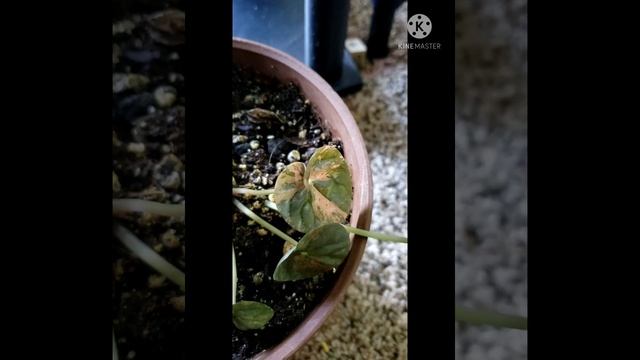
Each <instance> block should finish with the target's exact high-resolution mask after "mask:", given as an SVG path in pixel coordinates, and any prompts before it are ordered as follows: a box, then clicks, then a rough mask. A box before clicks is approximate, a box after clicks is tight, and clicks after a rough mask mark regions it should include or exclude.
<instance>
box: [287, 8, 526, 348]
mask: <svg viewBox="0 0 640 360" xmlns="http://www.w3.org/2000/svg"><path fill="white" fill-rule="evenodd" d="M351 4H352V5H351V19H350V24H349V36H350V37H352V36H355V37H360V38H362V39H365V38H366V37H367V34H368V29H369V22H370V17H371V4H370V1H369V0H352V1H351ZM526 6H527V5H526V1H507V0H488V1H484V2H478V1H471V0H457V1H456V19H457V23H456V32H457V34H456V119H455V121H456V135H455V136H456V149H457V152H456V215H457V216H456V236H455V242H456V265H455V266H456V300H457V301H458V302H460V303H461V304H464V305H469V306H474V307H486V308H491V309H495V310H498V311H504V312H508V313H514V314H522V315H526V310H527V308H526V306H527V302H526V297H527V282H526V278H527V275H526V245H527V236H526V225H527V217H526V146H527V142H526V135H527V133H526ZM406 19H407V11H406V4H404V5H403V6H402V7H401V8H400V9H399V10H398V12H397V14H396V22H395V25H394V28H393V31H392V35H391V41H390V43H391V44H396V43H398V42H402V41H406V30H405V27H404V26H405V21H406ZM406 70H407V64H406V51H405V50H398V49H394V50H393V51H392V53H391V55H390V56H389V57H388V58H387V59H384V60H381V61H377V62H376V63H375V64H373V65H372V66H369V67H368V68H366V69H364V70H363V71H362V76H363V78H364V81H365V86H364V88H363V90H362V91H360V92H359V93H357V94H355V95H351V96H349V97H347V98H345V101H346V103H347V105H348V106H349V108H350V109H351V111H352V112H353V115H354V117H355V119H356V121H357V122H358V124H359V126H360V129H361V131H362V134H363V136H364V139H365V141H366V144H367V149H368V151H369V156H370V159H371V164H372V170H373V180H374V184H375V188H374V210H373V222H372V230H375V231H383V232H391V233H398V234H405V235H406V231H407V223H406V218H407V211H406V205H407V187H406V175H407V163H406V159H407V146H406V138H407V117H406V115H407V100H406V91H407V73H406ZM406 289H407V249H406V247H405V246H402V245H398V244H385V243H380V242H378V241H377V240H373V239H372V240H370V241H369V243H368V245H367V249H366V253H365V255H364V257H363V260H362V264H361V265H360V268H359V270H358V272H357V274H356V277H355V279H354V282H353V285H352V286H351V287H350V288H349V289H348V291H347V294H346V296H345V299H344V301H343V302H342V304H341V305H340V306H339V307H338V308H337V309H336V311H335V312H334V314H333V315H332V316H331V317H330V319H329V320H328V321H327V323H326V324H325V325H324V326H323V327H322V329H321V330H320V331H319V332H318V334H317V335H316V336H315V337H314V338H313V339H312V340H311V341H310V342H309V343H308V344H307V345H306V346H305V347H304V348H303V349H302V350H301V351H300V352H299V353H298V354H296V355H295V357H294V359H405V358H407V333H406V330H407V298H406ZM526 352H527V340H526V333H524V332H520V331H511V330H495V329H491V328H483V327H462V326H461V327H457V328H456V359H460V360H462V359H470V360H471V359H492V360H493V359H496V360H500V359H515V360H517V359H525V358H526Z"/></svg>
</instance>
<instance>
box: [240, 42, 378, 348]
mask: <svg viewBox="0 0 640 360" xmlns="http://www.w3.org/2000/svg"><path fill="white" fill-rule="evenodd" d="M232 44H233V45H232V47H233V48H234V49H239V50H243V51H248V52H253V53H255V54H257V55H260V56H262V57H264V58H265V59H268V60H269V61H271V62H277V63H279V64H280V65H281V66H284V67H287V68H289V70H291V71H292V72H293V73H294V74H295V78H297V79H305V80H306V81H307V82H308V83H309V84H310V85H312V86H313V87H314V88H315V89H316V90H317V92H319V93H320V94H321V95H322V96H323V97H325V98H326V100H327V101H328V102H329V103H330V105H331V107H333V108H334V110H335V111H336V112H337V113H338V114H339V118H340V121H341V122H342V123H343V124H344V125H345V127H346V131H347V133H348V135H349V138H348V139H347V140H348V141H345V139H341V140H342V142H343V146H345V144H347V143H348V144H349V145H348V146H349V147H351V148H353V149H354V151H353V157H354V158H351V159H350V158H347V162H349V163H354V162H355V163H357V164H359V168H358V170H359V171H360V172H361V173H362V176H361V179H359V180H360V181H358V182H354V198H353V204H352V211H351V220H350V223H351V226H354V227H358V228H361V229H365V230H368V229H369V226H370V225H371V214H372V203H373V181H372V176H371V166H370V163H369V156H368V152H367V149H366V146H365V142H364V139H363V138H362V134H361V133H360V129H359V128H358V125H357V124H356V121H355V120H354V118H353V116H352V114H351V111H350V110H349V108H347V106H346V104H345V103H344V101H343V100H342V98H340V96H339V95H338V94H337V93H336V92H335V91H334V90H333V88H332V87H331V86H330V85H329V84H328V83H327V82H326V81H325V80H324V79H323V78H322V77H320V75H318V74H317V73H316V72H315V71H313V70H312V69H311V68H309V67H308V66H306V65H305V64H303V63H302V62H300V61H299V60H297V59H296V58H294V57H293V56H291V55H288V54H286V53H284V52H282V51H280V50H277V49H275V48H273V47H270V46H267V45H264V44H261V43H258V42H255V41H251V40H247V39H243V38H238V37H233V39H232ZM296 85H297V86H300V84H296ZM305 96H306V95H305ZM312 105H313V104H312ZM322 120H324V121H327V120H326V119H322ZM345 157H346V156H345ZM351 171H352V173H353V169H352V170H351ZM356 190H357V192H356ZM356 210H357V214H356ZM352 236H353V242H352V245H351V251H350V252H349V255H348V257H347V259H346V260H345V262H344V263H343V264H342V265H341V267H340V269H338V271H339V274H338V277H337V279H336V282H335V284H334V286H333V287H332V288H331V290H330V291H329V293H328V294H327V295H325V297H324V299H323V300H322V301H321V302H320V303H319V304H318V305H317V306H316V307H315V308H314V309H313V310H312V311H311V312H310V313H309V314H308V315H307V317H306V318H305V319H304V320H303V321H302V323H300V324H299V325H298V326H297V327H296V328H295V329H294V330H293V331H292V332H291V333H290V334H289V335H288V336H287V337H286V338H285V339H284V340H283V341H282V342H280V343H279V344H278V345H276V346H274V347H272V348H270V349H267V350H265V351H263V352H261V353H258V354H256V355H255V356H254V357H253V360H267V359H269V360H276V359H278V360H280V359H286V358H288V357H290V356H291V355H293V354H294V353H295V352H296V351H298V350H299V349H300V348H301V347H302V346H303V345H304V344H306V343H307V342H308V341H309V339H311V337H313V335H314V334H315V333H316V332H317V331H318V330H319V328H320V327H321V326H322V325H323V324H324V323H325V321H326V319H327V318H328V317H329V315H331V313H332V312H333V310H335V308H336V306H337V305H338V304H339V303H340V302H341V300H342V298H343V296H344V294H345V292H346V290H347V288H348V286H349V285H350V283H351V281H352V279H353V276H354V275H355V272H356V270H357V269H358V265H359V264H360V260H361V259H362V255H363V254H364V250H365V245H366V241H367V239H366V238H365V237H363V236H359V235H352Z"/></svg>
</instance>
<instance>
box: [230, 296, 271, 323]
mask: <svg viewBox="0 0 640 360" xmlns="http://www.w3.org/2000/svg"><path fill="white" fill-rule="evenodd" d="M272 317H273V309H271V308H270V307H269V306H268V305H265V304H262V303H259V302H256V301H240V302H238V303H235V304H233V323H234V324H235V326H236V327H237V328H238V329H240V330H255V329H262V328H263V327H264V326H265V325H266V324H267V323H268V322H269V320H271V318H272Z"/></svg>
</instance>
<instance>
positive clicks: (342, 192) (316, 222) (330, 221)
mask: <svg viewBox="0 0 640 360" xmlns="http://www.w3.org/2000/svg"><path fill="white" fill-rule="evenodd" d="M234 186H235V180H234ZM233 194H234V195H244V196H268V195H272V196H273V200H274V202H271V201H269V200H265V202H264V204H265V206H267V207H268V208H270V209H273V210H276V211H278V212H279V213H280V215H281V216H282V218H283V219H284V220H285V221H286V222H287V224H289V225H290V226H291V227H292V228H293V229H295V230H297V231H299V232H302V233H304V234H305V235H304V236H303V237H302V239H300V241H299V242H298V241H296V240H295V239H293V238H292V237H291V236H289V235H287V234H286V233H284V232H283V231H281V230H280V229H278V228H276V227H275V226H273V225H272V224H270V223H269V222H267V221H266V220H264V219H262V218H261V217H260V216H258V215H257V214H255V213H254V212H253V211H251V209H249V208H248V207H246V206H244V205H243V204H242V203H241V202H240V201H238V200H237V199H233V200H232V201H233V204H234V205H235V206H236V207H237V208H238V210H240V212H242V213H243V214H245V215H246V216H248V217H249V218H251V219H252V220H254V221H255V222H257V223H258V224H260V225H261V226H263V227H264V228H266V229H267V230H269V231H271V232H272V233H273V234H275V235H276V236H278V237H280V238H281V239H283V240H285V241H286V242H287V243H288V248H289V249H288V250H287V251H286V252H285V254H284V256H283V257H282V258H281V259H280V261H279V262H278V265H277V266H276V269H275V271H274V273H273V279H274V280H275V281H296V280H301V279H307V278H311V277H314V276H317V275H319V274H321V273H324V272H327V271H331V270H334V269H335V268H337V267H338V266H340V265H341V264H342V262H343V261H344V259H345V258H346V257H347V255H348V254H349V251H350V248H351V242H350V240H349V233H353V234H356V235H361V236H365V237H370V238H375V239H378V240H382V241H388V242H399V243H407V238H405V237H402V236H397V235H389V234H381V233H377V232H373V231H368V230H363V229H358V228H354V227H351V226H348V225H345V224H344V222H345V221H346V219H347V217H348V216H349V212H350V211H351V202H352V197H353V187H352V181H351V173H350V172H349V167H348V165H347V163H346V161H345V160H344V158H343V157H342V154H341V153H340V152H339V151H338V149H336V148H335V147H333V146H323V147H321V148H319V149H318V150H316V152H315V153H314V154H313V155H312V156H311V158H310V159H309V161H308V164H307V165H305V164H303V163H301V162H294V163H291V164H289V165H288V166H287V167H286V168H285V169H284V170H283V171H282V172H281V173H280V175H279V176H278V178H277V180H276V184H275V187H274V189H263V190H254V189H250V188H237V187H236V188H233ZM234 264H235V260H234ZM234 289H235V286H234ZM234 291H235V290H234ZM255 304H259V305H251V306H252V307H251V311H246V312H244V313H243V315H247V316H255V319H251V320H250V319H249V318H246V317H245V318H243V319H242V320H243V321H244V323H247V324H251V323H255V325H256V326H258V325H260V327H262V326H264V324H266V322H268V321H269V320H268V319H270V318H271V316H273V312H272V310H271V309H270V308H268V307H267V306H266V305H263V304H260V303H255ZM247 307H249V305H247ZM267 309H268V310H267ZM235 319H236V312H235V308H234V323H235V322H236V320H235ZM455 319H456V320H457V321H461V322H466V323H470V324H478V325H479V324H484V325H492V326H498V327H510V328H515V329H523V330H526V328H527V319H526V318H523V317H518V316H510V315H503V314H496V313H492V312H480V311H474V310H468V309H464V308H460V307H456V311H455ZM236 326H238V325H237V323H236ZM238 328H240V327H238ZM241 330H242V329H241Z"/></svg>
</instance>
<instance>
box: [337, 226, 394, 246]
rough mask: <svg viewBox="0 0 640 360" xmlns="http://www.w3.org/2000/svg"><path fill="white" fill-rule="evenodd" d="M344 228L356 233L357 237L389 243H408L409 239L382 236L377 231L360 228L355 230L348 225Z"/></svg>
mask: <svg viewBox="0 0 640 360" xmlns="http://www.w3.org/2000/svg"><path fill="white" fill-rule="evenodd" d="M342 226H344V228H345V229H346V230H347V231H348V232H351V233H354V234H356V235H362V236H366V237H370V238H374V239H378V240H381V241H389V242H397V243H405V244H406V243H407V238H406V237H402V236H396V235H388V234H381V233H378V232H375V231H367V230H362V229H358V228H354V227H351V226H348V225H342Z"/></svg>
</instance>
